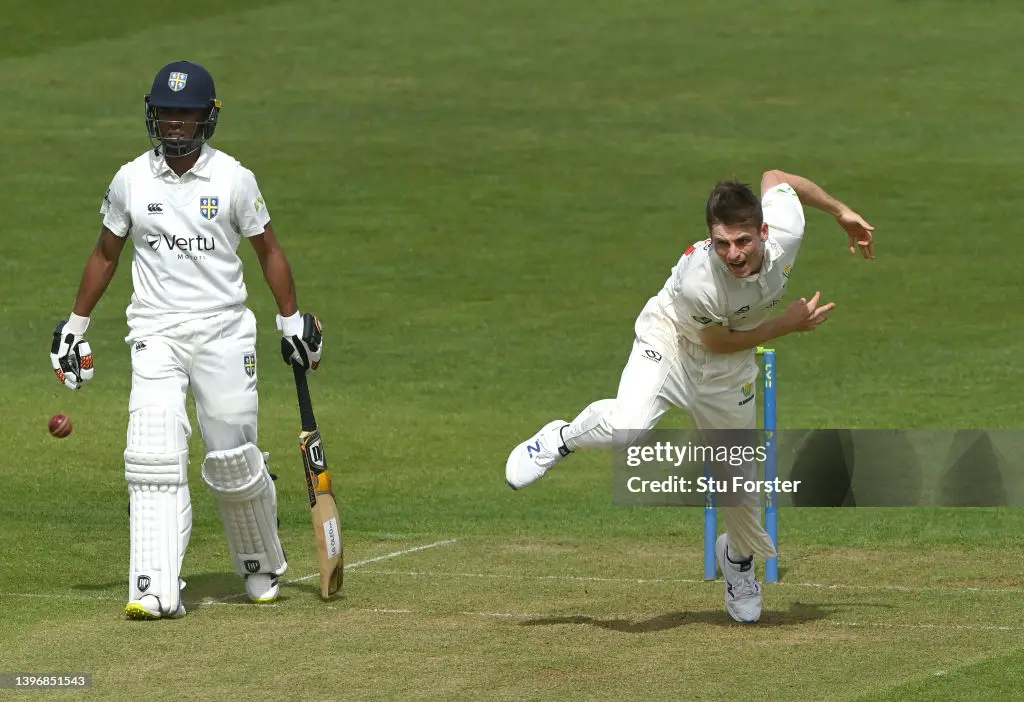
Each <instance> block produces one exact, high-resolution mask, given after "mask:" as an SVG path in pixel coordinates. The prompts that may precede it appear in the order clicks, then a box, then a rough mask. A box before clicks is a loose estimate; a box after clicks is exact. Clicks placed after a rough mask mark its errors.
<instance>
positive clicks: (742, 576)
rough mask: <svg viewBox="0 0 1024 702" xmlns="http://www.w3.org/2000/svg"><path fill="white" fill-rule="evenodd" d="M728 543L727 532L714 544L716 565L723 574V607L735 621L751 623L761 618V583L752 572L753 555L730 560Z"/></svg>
mask: <svg viewBox="0 0 1024 702" xmlns="http://www.w3.org/2000/svg"><path fill="white" fill-rule="evenodd" d="M728 543H729V537H728V534H722V535H721V536H719V537H718V541H717V543H716V544H715V551H716V552H717V553H718V566H719V568H721V569H722V575H724V576H725V609H726V611H727V612H729V616H730V617H732V618H733V619H735V620H736V621H738V622H743V623H744V624H753V623H754V622H756V621H757V620H758V619H760V618H761V583H759V582H757V575H756V574H755V572H754V557H753V556H750V557H749V558H746V559H744V560H742V561H740V562H736V561H732V560H730V559H729V554H728Z"/></svg>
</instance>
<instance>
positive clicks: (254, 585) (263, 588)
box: [245, 573, 281, 604]
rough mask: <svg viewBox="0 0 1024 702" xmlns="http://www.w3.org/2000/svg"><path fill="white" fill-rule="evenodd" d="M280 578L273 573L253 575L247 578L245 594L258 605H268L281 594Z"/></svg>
mask: <svg viewBox="0 0 1024 702" xmlns="http://www.w3.org/2000/svg"><path fill="white" fill-rule="evenodd" d="M279 577H280V576H277V575H274V574H273V573H253V574H252V575H247V576H245V592H246V594H247V595H249V599H250V600H251V601H252V602H255V603H257V604H268V603H270V602H273V601H274V600H276V599H277V596H278V595H279V594H280V593H281V584H280V582H279Z"/></svg>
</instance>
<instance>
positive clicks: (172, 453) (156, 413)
mask: <svg viewBox="0 0 1024 702" xmlns="http://www.w3.org/2000/svg"><path fill="white" fill-rule="evenodd" d="M124 471H125V479H126V480H127V482H128V494H129V496H130V504H131V516H130V520H129V521H130V527H129V530H130V535H131V556H130V559H129V560H130V565H129V589H128V599H129V601H132V602H136V601H138V600H139V598H141V597H142V596H143V595H155V596H156V597H157V598H158V599H159V600H160V611H161V612H162V613H163V614H165V615H170V614H174V613H175V612H176V611H177V610H178V604H179V602H180V597H181V590H180V587H179V582H178V578H179V576H180V574H181V564H182V560H183V559H184V557H185V549H186V548H187V547H188V541H189V537H190V536H191V533H192V504H191V500H190V499H189V491H188V440H187V438H186V435H185V426H184V424H183V423H182V421H181V419H180V418H178V417H177V416H176V415H175V413H174V412H173V411H172V410H169V409H166V408H164V407H140V408H138V409H136V410H133V411H132V412H131V414H130V415H129V418H128V447H127V449H126V450H125V452H124Z"/></svg>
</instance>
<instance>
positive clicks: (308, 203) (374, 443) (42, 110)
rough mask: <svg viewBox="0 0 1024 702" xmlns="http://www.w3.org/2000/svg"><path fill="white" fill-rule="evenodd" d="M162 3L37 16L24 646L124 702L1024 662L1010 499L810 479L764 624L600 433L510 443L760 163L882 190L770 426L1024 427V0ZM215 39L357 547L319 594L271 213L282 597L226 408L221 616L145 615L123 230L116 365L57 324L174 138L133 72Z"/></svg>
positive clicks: (10, 143) (14, 659)
mask: <svg viewBox="0 0 1024 702" xmlns="http://www.w3.org/2000/svg"><path fill="white" fill-rule="evenodd" d="M144 5H145V4H143V3H131V2H127V1H126V0H110V1H109V2H106V3H103V4H102V6H100V5H99V4H95V3H92V4H90V3H80V2H71V0H50V1H48V2H46V3H42V4H36V5H31V4H27V3H26V4H22V5H20V6H19V7H18V8H14V9H12V10H9V11H7V12H6V13H5V17H4V19H5V23H6V31H5V33H4V42H3V44H2V45H0V93H2V95H3V101H2V103H0V116H2V119H3V124H4V133H5V137H6V139H5V146H4V168H3V169H2V172H0V192H2V193H3V196H4V202H5V206H4V218H5V226H4V229H5V234H4V235H3V236H2V237H0V313H2V320H3V322H2V328H3V330H4V333H3V334H0V386H2V388H3V397H4V411H3V417H4V422H3V429H4V431H3V432H2V435H0V534H2V535H3V538H2V539H0V563H2V568H0V641H2V642H3V645H2V646H0V672H17V671H22V672H63V673H73V672H84V671H88V672H90V673H92V675H93V689H92V692H91V693H89V694H91V695H92V696H94V697H96V698H99V699H133V700H137V699H140V698H156V699H170V698H174V699H229V698H238V697H240V696H242V695H252V694H258V695H260V696H270V697H275V698H279V699H284V700H376V699H381V700H384V699H402V700H406V699H409V700H411V699H431V700H479V699H488V700H491V699H494V700H499V699H500V700H527V699H528V700H569V699H581V700H584V699H585V700H594V699H607V700H622V699H652V700H653V699H659V700H660V699H687V700H718V699H758V700H762V699H763V700H901V701H903V700H935V699H942V700H988V699H993V700H1006V699H1014V698H1016V697H1019V696H1020V695H1021V694H1022V691H1024V643H1022V641H1024V610H1022V608H1021V607H1020V598H1021V594H1022V592H1024V566H1022V565H1021V559H1020V534H1021V533H1022V531H1024V515H1022V514H1021V512H1020V511H1018V510H1012V509H1006V510H998V509H834V510H828V509H793V510H789V511H783V512H782V514H781V517H780V522H781V544H780V545H781V552H782V559H781V564H782V571H783V572H782V582H780V583H778V584H773V585H766V586H765V614H764V616H763V618H762V621H761V623H760V624H758V625H756V626H753V627H742V626H740V625H733V623H732V622H731V620H729V619H728V616H727V615H726V614H725V611H724V607H723V602H722V601H723V597H724V595H723V587H722V584H721V582H716V583H705V582H703V581H702V549H701V546H702V544H701V535H702V529H701V518H702V513H701V510H699V509H678V510H654V509H646V510H645V509H622V508H615V507H613V506H612V504H611V459H610V457H609V456H607V455H600V454H591V455H583V454H581V455H577V456H574V457H573V458H572V460H571V461H570V462H567V463H566V464H565V468H564V470H562V469H559V470H558V471H557V472H553V473H552V474H551V475H550V476H548V477H547V478H545V479H544V480H543V481H541V483H538V484H537V485H535V486H532V487H531V488H529V489H527V490H524V491H522V492H513V491H511V490H509V489H508V487H507V486H506V485H505V482H504V463H505V458H506V456H507V455H508V452H509V450H510V449H511V448H512V447H513V446H515V444H517V443H518V442H519V441H521V440H522V439H524V438H526V437H527V436H528V435H529V434H530V433H531V432H533V431H534V430H536V429H537V428H538V427H539V426H541V425H542V424H543V423H545V422H547V421H549V420H550V419H552V418H554V417H565V418H567V419H568V418H571V417H572V416H574V415H575V414H576V412H578V411H579V410H580V409H582V408H583V407H584V406H585V405H586V404H588V403H589V402H591V401H592V400H595V399H600V398H603V397H608V396H611V395H613V394H614V391H615V388H616V386H617V383H618V377H619V373H620V371H621V368H622V365H623V363H624V362H625V360H626V357H627V355H628V352H629V348H630V344H631V342H632V324H633V321H634V319H635V317H636V315H637V313H638V312H639V311H640V309H641V307H642V306H643V304H644V302H645V301H646V300H647V298H648V297H649V296H650V295H652V294H654V292H655V291H657V289H658V288H659V287H660V286H661V284H662V283H663V282H664V280H665V278H666V277H667V276H668V274H669V271H670V269H671V267H672V265H673V264H674V263H675V261H676V260H677V258H678V256H679V255H680V253H681V252H682V250H683V249H684V248H685V247H686V246H687V245H688V244H689V243H690V242H691V241H693V240H695V239H699V238H702V237H703V236H704V231H705V229H704V223H703V216H704V214H703V205H704V198H705V197H706V195H707V192H708V191H709V190H710V188H711V187H712V186H713V185H714V183H715V182H716V181H717V180H719V179H720V178H723V177H728V176H731V175H737V176H739V177H741V178H744V179H746V180H748V181H756V180H757V179H758V178H759V177H760V173H761V172H762V171H763V170H765V169H768V168H782V169H785V170H789V171H792V172H796V173H800V174H802V175H806V176H808V177H810V178H812V179H814V180H815V181H817V182H818V183H820V184H821V185H823V186H824V187H825V188H826V189H827V190H829V191H830V192H832V193H833V194H835V195H836V196H837V197H839V198H841V199H843V200H844V201H846V202H847V203H849V204H850V205H851V206H853V207H854V208H856V209H858V210H859V211H860V212H861V213H862V214H863V215H864V216H865V217H866V218H867V219H868V221H870V222H871V223H872V224H873V225H875V227H876V236H877V247H876V249H877V255H878V258H877V260H876V261H873V262H867V261H863V260H860V259H859V258H854V257H852V256H850V254H849V253H848V252H847V250H846V247H845V237H844V236H843V233H842V231H841V230H840V229H839V228H838V227H836V226H835V225H834V224H833V223H832V222H831V221H829V219H828V217H827V216H825V215H823V214H822V213H819V212H810V213H809V214H808V231H807V235H806V240H805V243H804V245H803V247H802V250H801V255H800V260H799V263H798V265H797V267H796V268H795V269H794V273H793V277H792V281H791V292H793V293H795V294H798V295H803V294H807V295H808V296H809V295H811V294H813V293H814V291H815V290H819V289H820V290H821V291H822V293H823V297H824V298H825V299H828V300H834V301H836V302H837V305H838V307H837V309H836V311H835V312H834V314H833V315H832V317H831V319H830V322H829V323H828V324H827V325H825V326H824V327H822V328H821V329H820V330H819V331H817V332H815V333H814V334H810V335H804V336H800V337H789V338H786V339H783V340H780V341H778V342H777V343H775V344H774V346H775V348H777V349H778V354H779V369H778V376H779V385H778V403H779V426H780V428H802V429H810V428H820V427H842V428H918V429H955V428H1016V427H1019V426H1020V425H1021V423H1022V422H1021V417H1020V404H1019V395H1018V392H1019V389H1020V388H1021V387H1022V385H1024V366H1022V364H1021V363H1020V362H1019V359H1020V357H1021V355H1022V353H1024V340H1022V337H1021V335H1020V331H1019V330H1020V324H1019V317H1020V314H1019V311H1018V310H1017V300H1018V299H1019V274H1018V273H1017V272H1016V270H1015V267H1016V263H1015V261H1016V256H1015V254H1014V253H1013V252H1014V251H1016V250H1017V248H1018V247H1017V246H1016V242H1017V238H1018V236H1019V235H1018V233H1017V232H1016V231H1015V230H1016V227H1017V224H1016V222H1017V220H1018V219H1019V212H1020V210H1021V208H1022V206H1024V194H1022V191H1021V189H1020V183H1019V177H1020V154H1021V153H1024V136H1022V134H1024V133H1022V131H1021V130H1020V126H1019V125H1020V117H1021V115H1022V114H1024V98H1022V93H1021V91H1020V84H1019V79H1018V78H1019V76H1018V74H1019V71H1018V66H1019V65H1020V62H1021V60H1024V48H1021V44H1020V41H1019V36H1018V34H1019V32H1018V29H1017V28H1018V27H1020V26H1021V22H1022V21H1024V7H1020V6H1018V5H1017V4H1015V3H1010V2H989V3H968V2H954V1H952V0H947V1H945V2H943V1H939V0H914V1H902V2H901V1H898V0H851V1H850V2H844V3H835V2H826V1H825V0H790V1H789V2H786V3H782V2H777V3H775V2H770V3H764V2H761V3H754V2H746V1H743V2H739V3H733V4H731V5H724V4H723V3H720V2H711V1H710V0H693V1H692V2H687V3H677V2H669V1H667V0H634V1H632V2H624V1H622V2H614V1H612V0H591V1H590V2H584V1H583V0H565V1H563V2H558V3H551V2H540V1H539V0H511V1H509V2H503V3H479V2H470V1H469V0H446V1H444V2H432V3H407V2H397V1H395V0H380V1H378V2H376V3H347V2H327V1H326V0H306V1H296V2H273V1H271V0H261V1H259V2H255V1H253V0H249V1H247V2H241V1H240V0H218V1H213V2H210V3H206V4H204V5H202V6H193V7H191V8H190V9H189V10H188V11H187V12H186V11H185V10H184V9H181V8H179V9H177V10H175V9H174V8H170V7H164V8H162V9H152V8H145V7H144ZM186 57H187V58H189V59H191V60H194V61H197V62H200V63H203V64H204V65H205V66H206V67H207V68H209V69H210V71H211V72H212V73H213V75H214V76H215V78H216V79H217V84H218V92H219V93H220V95H221V96H222V99H223V102H224V110H223V113H222V118H221V123H220V126H219V128H218V133H217V136H216V138H215V139H214V142H213V144H214V145H215V146H217V147H218V148H221V149H223V150H225V151H227V152H228V153H230V154H232V155H234V156H236V157H238V158H239V159H240V160H242V161H243V162H244V163H245V164H246V165H247V166H249V167H250V168H252V169H253V170H254V171H255V173H256V174H257V177H258V178H259V180H260V183H261V186H262V189H263V193H264V195H265V196H266V198H267V202H268V205H269V208H270V210H271V213H272V216H273V221H274V223H275V227H276V229H277V231H278V233H279V235H280V237H281V239H282V242H283V244H284V246H285V247H286V250H287V252H288V255H289V257H290V260H291V262H292V266H293V268H294V269H295V273H296V277H297V282H298V289H299V296H300V305H301V307H302V309H303V310H304V311H311V312H315V313H316V314H318V315H319V316H320V317H321V318H322V320H323V323H324V332H325V335H326V352H325V357H324V364H323V366H322V369H321V371H320V372H319V373H318V374H317V375H316V376H314V378H313V380H312V381H311V387H312V391H313V394H314V402H315V405H316V409H317V415H318V419H319V421H320V425H321V429H322V432H323V434H324V436H325V442H326V451H327V456H328V459H329V461H330V463H331V466H332V469H333V472H334V474H335V481H336V486H337V487H338V491H339V498H340V500H341V505H342V510H343V513H344V526H345V536H346V560H347V562H348V564H349V569H348V572H347V574H346V580H345V589H344V594H343V596H341V597H339V598H337V599H336V600H335V601H333V602H330V603H324V602H322V601H321V600H320V599H319V597H318V594H317V591H316V589H315V587H314V581H313V580H311V579H309V577H308V576H311V575H312V574H313V573H314V572H315V565H314V557H315V556H314V553H313V550H312V548H313V547H312V537H311V534H310V531H311V529H310V523H309V516H308V508H307V506H306V503H305V500H304V485H303V481H302V476H301V469H300V468H301V466H300V462H299V459H298V454H297V450H296V448H297V446H296V434H297V431H298V429H299V426H298V412H297V409H296V408H295V401H294V389H293V386H292V381H291V375H290V372H289V371H288V368H287V367H286V366H285V365H284V364H283V363H282V362H281V361H280V356H279V354H278V350H277V349H278V341H277V332H276V331H275V330H274V324H273V316H274V313H275V312H276V309H275V307H274V303H273V298H272V297H271V295H270V292H269V290H268V289H267V288H266V286H265V285H264V284H263V282H262V279H261V276H260V273H259V268H258V265H257V264H256V260H255V257H254V255H253V252H252V251H251V249H250V248H249V247H248V245H246V244H243V248H242V249H241V251H242V253H243V257H244V260H245V262H246V269H247V274H248V276H249V277H248V281H249V290H250V306H251V307H252V309H253V310H254V311H255V312H256V313H257V316H258V319H259V321H260V324H261V327H260V329H261V337H260V343H259V352H260V388H261V405H260V422H261V424H260V444H261V448H263V449H264V450H267V451H270V452H271V463H272V468H273V470H274V471H275V472H276V473H278V474H279V475H280V476H281V478H280V479H279V480H278V483H277V485H278V489H279V492H280V499H281V520H282V533H283V540H284V544H285V548H286V549H287V550H288V553H289V556H290V558H291V570H290V571H289V573H288V576H287V577H288V578H289V579H291V581H290V582H289V583H288V584H287V585H286V586H285V587H284V588H283V590H282V597H281V599H280V600H279V601H278V602H277V603H276V604H275V605H274V606H269V607H257V606H254V605H249V604H245V603H243V602H242V600H241V599H239V598H237V597H233V596H234V595H236V594H237V593H239V592H241V591H242V589H241V582H240V580H239V579H238V578H237V577H236V576H234V575H233V574H232V573H231V572H230V565H229V560H228V555H227V550H226V545H225V542H224V537H223V533H222V531H221V525H220V521H219V517H218V516H217V514H216V511H215V507H214V505H213V503H212V501H211V499H210V497H209V495H208V494H207V493H206V491H205V488H204V487H203V485H202V482H201V481H200V479H199V466H200V464H201V461H202V456H203V447H202V444H201V443H200V441H199V434H198V431H197V425H195V423H194V417H193V429H194V430H196V431H195V434H194V436H193V441H192V454H191V457H192V467H191V471H192V473H191V477H192V494H193V504H194V511H195V524H194V527H193V535H192V543H191V547H190V551H189V554H188V556H187V558H186V560H185V566H184V573H183V577H184V578H185V579H186V580H187V581H188V583H189V586H188V589H187V590H186V595H187V597H186V604H187V606H188V607H189V615H188V616H187V617H186V618H185V619H183V620H180V621H163V622H155V623H141V622H130V621H127V620H125V619H124V617H123V607H124V604H125V598H126V595H127V569H128V550H127V546H128V531H127V528H128V515H127V511H126V505H127V490H126V487H125V484H124V467H123V462H122V456H121V454H122V451H123V449H124V441H125V428H126V422H127V413H126V408H127V401H128V391H129V385H130V375H129V348H128V346H127V345H126V344H125V343H124V341H123V337H124V336H125V333H126V331H127V328H126V325H125V321H124V310H125V307H126V305H127V303H128V298H129V295H130V292H131V289H130V284H131V277H130V266H129V263H128V262H129V260H130V259H129V256H130V250H128V249H126V251H125V257H124V258H123V259H122V266H121V268H120V270H119V271H118V274H117V277H116V278H115V281H114V283H113V284H112V286H111V288H110V289H109V290H108V293H107V296H106V297H105V298H104V300H103V301H102V302H101V304H100V305H99V307H98V308H97V309H96V311H95V313H94V315H93V320H94V321H93V324H92V327H91V328H90V330H89V334H88V338H89V340H90V342H91V344H92V347H93V349H94V352H95V355H96V368H97V370H96V378H95V380H94V381H93V382H92V383H91V384H90V385H89V386H88V387H87V388H86V389H85V390H83V391H82V392H79V393H70V392H69V391H67V390H66V389H64V388H63V387H62V386H60V385H59V384H58V383H57V382H56V381H55V380H54V377H53V374H52V371H51V369H50V366H49V363H48V360H47V352H48V347H49V344H50V338H51V334H52V332H53V327H54V325H55V324H56V323H57V321H59V320H60V319H64V318H66V315H67V314H68V312H70V310H71V305H72V303H73V300H74V295H75V291H76V289H77V285H78V281H79V278H80V275H81V270H82V265H83V264H84V262H85V258H86V256H87V255H88V253H89V251H90V249H91V247H92V245H93V243H94V241H95V239H96V236H97V234H98V232H99V229H100V217H99V215H98V214H97V210H98V208H99V205H100V201H101V198H102V196H103V193H104V191H105V189H106V187H107V185H108V183H109V181H110V178H111V177H112V176H113V174H114V172H115V171H116V170H117V168H118V167H119V166H120V164H121V163H123V162H125V161H128V160H130V159H132V158H134V157H135V156H136V155H138V154H139V153H141V152H142V151H143V150H145V149H146V148H147V147H148V142H147V140H146V132H145V124H144V122H143V102H142V97H143V95H144V94H145V92H147V90H148V89H149V86H150V84H151V81H152V77H153V75H154V74H155V72H156V71H157V69H158V68H159V67H160V66H162V65H163V64H165V63H167V62H169V61H172V60H177V59H179V58H186ZM59 412H64V413H67V414H69V415H70V416H71V417H72V419H73V420H74V422H75V430H74V433H73V434H72V435H71V437H69V438H68V439H66V440H63V441H56V440H53V439H51V438H50V437H49V436H48V434H47V433H46V424H47V420H48V419H49V417H50V416H51V415H53V414H55V413H59ZM685 424H686V418H685V417H682V416H680V415H679V414H672V415H670V416H669V417H668V418H667V419H666V422H665V425H664V426H683V425H685ZM421 547H424V548H421ZM425 547H429V548H425ZM415 549H418V550H415ZM3 694H4V693H3V692H0V695H3ZM50 697H52V698H54V699H65V697H64V696H63V695H62V693H52V694H50ZM38 698H40V699H48V698H49V697H47V694H46V693H41V694H40V695H39V697H38Z"/></svg>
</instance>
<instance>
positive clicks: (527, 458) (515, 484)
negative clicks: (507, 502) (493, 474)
mask: <svg viewBox="0 0 1024 702" xmlns="http://www.w3.org/2000/svg"><path fill="white" fill-rule="evenodd" d="M567 426H569V422H567V421H565V420H564V419H556V420H555V421H553V422H549V423H548V424H546V425H544V428H542V429H541V430H540V431H539V432H537V433H536V434H534V435H533V436H531V437H530V438H529V439H527V440H526V441H524V442H523V443H521V444H519V445H518V446H516V447H515V448H514V449H512V453H510V454H509V456H508V461H506V462H505V482H507V483H508V486H509V487H510V488H512V489H513V490H518V489H519V488H523V487H526V486H527V485H529V484H530V483H532V482H534V481H535V480H539V479H540V478H542V477H544V474H545V473H547V472H548V470H550V469H551V468H554V467H555V465H556V464H557V463H559V462H560V461H561V460H562V459H563V458H565V457H566V456H568V455H569V454H570V453H572V451H570V450H569V449H567V448H566V447H565V442H564V441H562V429H563V428H564V427H567Z"/></svg>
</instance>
